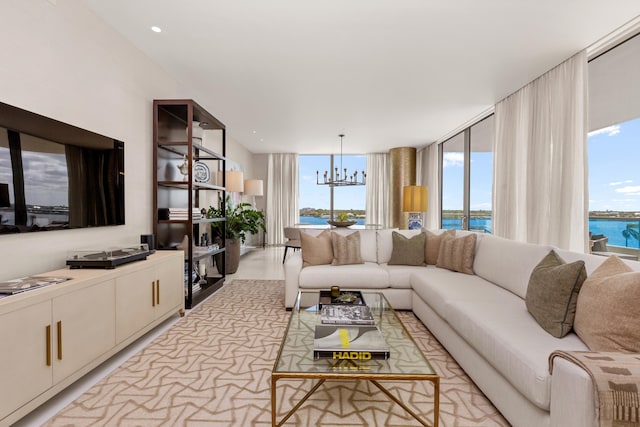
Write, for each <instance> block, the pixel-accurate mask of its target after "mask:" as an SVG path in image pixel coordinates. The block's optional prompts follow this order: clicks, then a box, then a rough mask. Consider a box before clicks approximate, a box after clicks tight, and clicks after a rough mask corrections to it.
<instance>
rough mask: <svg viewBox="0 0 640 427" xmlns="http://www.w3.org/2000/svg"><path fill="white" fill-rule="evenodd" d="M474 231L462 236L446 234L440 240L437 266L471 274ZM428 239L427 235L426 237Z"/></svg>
mask: <svg viewBox="0 0 640 427" xmlns="http://www.w3.org/2000/svg"><path fill="white" fill-rule="evenodd" d="M477 239H478V236H477V235H476V233H470V234H467V235H466V236H462V237H453V236H452V235H451V234H446V235H445V236H444V237H443V238H442V241H441V242H440V252H439V253H438V261H437V262H436V266H437V267H442V268H446V269H448V270H453V271H459V272H461V273H465V274H473V258H474V257H475V254H476V240H477ZM427 240H429V237H427Z"/></svg>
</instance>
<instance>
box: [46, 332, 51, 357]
mask: <svg viewBox="0 0 640 427" xmlns="http://www.w3.org/2000/svg"><path fill="white" fill-rule="evenodd" d="M46 330H47V332H46V337H47V338H46V341H47V366H51V325H47V328H46Z"/></svg>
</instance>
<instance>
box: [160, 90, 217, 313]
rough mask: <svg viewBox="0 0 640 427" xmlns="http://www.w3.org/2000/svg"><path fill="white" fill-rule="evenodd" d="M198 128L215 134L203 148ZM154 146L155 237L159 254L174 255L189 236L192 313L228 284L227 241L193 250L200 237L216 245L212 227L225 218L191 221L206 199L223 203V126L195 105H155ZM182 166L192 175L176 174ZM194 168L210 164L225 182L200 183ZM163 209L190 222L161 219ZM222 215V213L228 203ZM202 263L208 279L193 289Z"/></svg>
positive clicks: (186, 101) (187, 251)
mask: <svg viewBox="0 0 640 427" xmlns="http://www.w3.org/2000/svg"><path fill="white" fill-rule="evenodd" d="M194 123H198V124H199V127H200V128H202V132H207V131H213V132H207V135H206V136H210V137H211V141H207V143H206V144H205V143H204V142H203V141H204V139H202V138H197V137H195V136H194V135H195V134H196V133H197V132H196V131H198V130H199V129H194ZM205 139H207V138H205ZM153 142H154V144H153V161H154V168H153V170H154V178H153V183H154V192H153V194H154V195H153V233H154V235H155V236H156V249H159V250H172V249H173V250H175V249H176V248H177V247H178V245H180V243H181V242H182V241H183V239H184V236H187V241H188V246H187V248H185V274H184V282H185V307H186V308H192V307H194V306H196V305H197V304H198V303H199V302H201V301H202V300H204V299H205V298H206V297H207V296H209V295H211V294H212V293H213V292H215V291H216V290H218V289H219V288H220V287H221V286H222V285H223V284H224V280H225V271H224V265H225V248H224V239H223V243H222V246H221V247H220V248H219V249H212V250H205V249H204V248H202V249H200V248H196V250H194V246H197V245H198V244H199V237H200V236H201V235H202V234H203V233H206V234H207V236H208V237H209V241H210V242H212V241H213V236H211V227H210V225H211V224H212V223H214V222H225V221H226V218H224V217H223V218H213V219H209V218H202V219H193V218H194V217H193V213H194V211H195V210H198V209H201V208H205V209H206V207H205V206H200V202H201V199H203V198H204V195H205V194H206V193H213V194H215V195H216V197H215V201H216V203H217V201H218V200H222V201H223V200H225V197H226V191H225V174H224V171H225V163H226V157H225V156H226V129H225V126H224V124H223V123H222V122H220V121H219V120H218V119H216V118H215V117H214V116H212V115H211V114H210V113H209V112H207V111H206V110H205V109H204V108H202V107H201V106H200V105H198V104H197V103H196V102H195V101H193V100H190V99H161V100H154V101H153ZM211 145H215V147H212V146H211ZM183 162H186V165H187V169H188V174H187V175H185V176H184V177H183V176H181V173H180V171H179V170H178V166H179V165H181V164H182V163H183ZM196 162H204V163H206V166H207V167H208V168H209V170H210V172H211V174H212V175H213V174H217V175H219V176H220V181H221V182H218V181H216V182H215V183H211V182H198V181H197V180H196V179H195V176H194V166H195V164H196ZM216 178H217V176H216ZM162 208H180V209H186V219H182V218H180V219H159V214H158V209H162ZM222 209H223V212H224V203H223V207H222ZM200 263H205V264H206V266H207V277H206V280H205V279H204V278H200V280H199V281H198V282H196V283H194V274H193V272H194V271H196V272H197V268H196V267H197V265H199V264H200ZM214 271H215V272H214ZM210 272H211V273H210ZM209 274H211V276H209ZM198 277H199V276H198Z"/></svg>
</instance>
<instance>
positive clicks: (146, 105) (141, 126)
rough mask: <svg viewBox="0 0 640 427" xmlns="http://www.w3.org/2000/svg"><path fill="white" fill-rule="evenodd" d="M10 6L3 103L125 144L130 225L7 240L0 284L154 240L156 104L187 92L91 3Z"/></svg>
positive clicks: (5, 10) (26, 0)
mask: <svg viewBox="0 0 640 427" xmlns="http://www.w3.org/2000/svg"><path fill="white" fill-rule="evenodd" d="M55 3H57V5H55V6H54V5H53V4H52V3H50V2H49V1H47V0H2V1H1V2H0V16H2V26H1V27H0V51H1V52H2V61H1V63H0V64H1V65H0V102H4V103H7V104H11V105H15V106H17V107H20V108H24V109H26V110H29V111H33V112H35V113H38V114H42V115H44V116H47V117H51V118H54V119H56V120H60V121H62V122H66V123H70V124H73V125H75V126H79V127H81V128H85V129H88V130H91V131H93V132H97V133H100V134H103V135H107V136H109V137H113V138H117V139H119V140H122V141H124V142H125V185H126V187H125V188H126V201H125V206H126V207H125V209H126V225H124V226H117V227H106V228H105V227H102V228H97V229H84V230H62V231H50V232H41V233H27V234H24V235H17V234H13V235H0V265H1V268H0V280H6V279H11V278H16V277H20V276H24V275H28V274H37V273H42V272H46V271H49V270H52V269H56V268H60V267H63V266H64V263H65V260H66V255H67V251H69V250H73V249H80V248H87V249H92V248H104V247H108V246H113V245H120V244H131V243H137V242H139V238H140V237H139V236H140V234H143V233H151V231H152V224H151V221H152V212H151V209H152V204H153V199H152V194H153V193H152V191H153V188H152V177H153V173H152V172H153V171H152V165H153V163H152V100H153V99H154V98H176V97H179V94H178V93H177V87H178V85H177V82H176V81H175V80H174V79H173V78H171V77H170V76H169V75H167V74H166V73H165V72H164V71H162V69H160V68H159V67H158V66H156V65H155V64H154V63H152V62H151V61H150V60H149V59H148V58H147V57H146V56H144V55H142V53H140V51H138V50H137V49H136V48H135V47H134V46H133V45H131V44H130V43H128V42H127V41H126V40H124V39H123V38H122V37H121V36H119V35H118V34H117V33H116V32H115V31H113V30H112V29H111V28H110V27H108V26H107V25H106V24H105V23H103V22H102V21H100V20H99V19H98V18H97V17H95V16H94V15H93V14H92V13H91V12H90V11H89V10H88V9H86V8H85V6H84V5H83V3H82V2H79V1H70V0H64V1H60V0H59V1H57V2H55Z"/></svg>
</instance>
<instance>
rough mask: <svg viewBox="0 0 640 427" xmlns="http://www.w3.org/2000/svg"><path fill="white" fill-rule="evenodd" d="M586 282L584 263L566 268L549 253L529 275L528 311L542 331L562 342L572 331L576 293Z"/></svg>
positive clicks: (526, 300) (557, 257) (555, 255)
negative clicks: (560, 339)
mask: <svg viewBox="0 0 640 427" xmlns="http://www.w3.org/2000/svg"><path fill="white" fill-rule="evenodd" d="M586 278H587V272H586V270H585V268H584V261H574V262H572V263H569V264H567V263H565V262H564V260H563V259H562V258H560V256H558V254H557V253H556V252H555V251H553V250H552V251H551V252H549V253H548V254H547V256H546V257H544V258H543V259H542V261H540V263H539V264H538V265H537V266H536V267H535V268H534V269H533V272H532V273H531V277H530V278H529V287H528V288H527V296H526V298H525V303H526V306H527V310H528V311H529V313H531V315H532V316H533V318H534V319H535V320H536V322H538V323H539V324H540V326H542V328H543V329H544V330H545V331H547V332H549V333H550V334H551V335H553V336H554V337H556V338H562V337H563V336H565V335H567V334H568V333H569V332H570V331H571V328H572V327H573V319H574V318H575V314H576V302H577V301H578V292H580V288H581V287H582V283H583V282H584V280H585V279H586Z"/></svg>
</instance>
